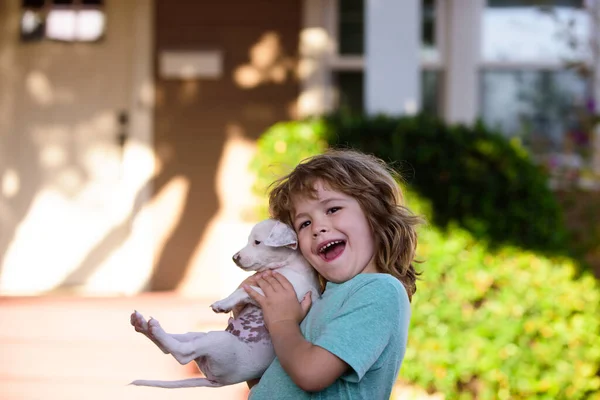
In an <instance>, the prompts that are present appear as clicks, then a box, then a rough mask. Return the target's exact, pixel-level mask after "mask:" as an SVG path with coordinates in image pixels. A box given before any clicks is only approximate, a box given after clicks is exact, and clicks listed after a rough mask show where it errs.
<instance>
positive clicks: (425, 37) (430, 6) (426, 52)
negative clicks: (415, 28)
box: [421, 0, 440, 62]
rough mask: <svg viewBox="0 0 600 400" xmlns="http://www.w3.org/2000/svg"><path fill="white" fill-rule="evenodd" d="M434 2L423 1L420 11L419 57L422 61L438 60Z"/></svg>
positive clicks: (432, 0)
mask: <svg viewBox="0 0 600 400" xmlns="http://www.w3.org/2000/svg"><path fill="white" fill-rule="evenodd" d="M435 11H436V10H435V0H424V1H423V8H422V11H421V13H422V14H421V15H422V25H421V27H422V28H421V43H422V44H421V57H422V59H423V60H424V61H432V62H437V61H439V59H440V55H439V50H438V48H437V41H436V40H435V39H436V38H435V36H436V27H435V22H436V20H437V18H438V17H437V14H436V12H435Z"/></svg>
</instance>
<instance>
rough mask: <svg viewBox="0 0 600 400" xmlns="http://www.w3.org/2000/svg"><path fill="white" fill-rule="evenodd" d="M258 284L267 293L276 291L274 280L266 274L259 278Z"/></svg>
mask: <svg viewBox="0 0 600 400" xmlns="http://www.w3.org/2000/svg"><path fill="white" fill-rule="evenodd" d="M256 284H257V286H258V287H259V288H261V289H262V290H263V292H264V293H265V295H268V294H269V293H274V292H275V288H274V287H273V285H272V282H271V281H270V280H267V277H266V276H262V277H261V278H260V279H258V280H257V282H256Z"/></svg>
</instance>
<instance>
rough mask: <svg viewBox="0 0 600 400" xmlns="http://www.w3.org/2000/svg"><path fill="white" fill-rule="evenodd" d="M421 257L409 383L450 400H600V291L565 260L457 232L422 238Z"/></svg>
mask: <svg viewBox="0 0 600 400" xmlns="http://www.w3.org/2000/svg"><path fill="white" fill-rule="evenodd" d="M407 197H408V198H409V206H410V207H411V208H413V209H420V208H421V207H419V205H418V204H415V203H419V202H422V200H419V199H418V197H417V196H416V195H411V194H409V195H408V196H407ZM418 257H419V258H420V259H422V260H424V261H425V262H424V263H423V264H421V265H422V270H423V272H424V273H423V275H422V280H421V281H420V282H418V284H417V287H418V289H417V293H416V295H415V296H414V300H413V316H412V320H411V330H410V334H409V344H408V349H407V353H406V358H405V361H404V366H403V368H402V372H401V374H400V376H401V377H402V378H403V379H407V380H409V381H411V382H413V383H416V384H418V385H420V386H422V387H424V388H428V389H431V390H434V391H438V392H441V393H444V394H445V395H446V399H447V400H453V399H461V400H462V399H473V400H474V399H478V400H486V399H490V400H492V399H493V400H496V399H499V400H503V399H548V400H550V399H552V400H556V399H565V400H567V399H569V400H571V399H573V400H575V399H592V398H594V399H599V398H600V391H599V388H600V378H599V377H598V376H597V375H596V374H597V373H598V370H599V367H600V340H599V339H598V338H599V334H600V306H599V304H600V290H599V288H598V285H597V283H596V281H595V280H594V279H593V278H592V277H591V276H590V275H583V276H581V277H576V268H575V265H574V264H573V263H572V262H571V261H569V260H567V259H560V258H554V259H553V258H547V257H543V256H540V255H536V254H534V253H532V252H527V251H523V250H519V249H516V248H514V247H504V248H502V249H498V250H490V249H489V248H488V246H486V245H485V244H484V243H483V242H481V241H477V240H476V239H475V238H474V237H473V236H472V235H471V234H470V233H469V232H467V231H465V230H464V229H460V228H458V227H455V226H452V227H450V228H449V229H448V230H447V231H446V232H445V233H444V232H442V231H440V230H439V229H436V228H435V227H431V226H429V227H424V228H423V229H421V232H420V235H419V247H418ZM594 396H595V397H594Z"/></svg>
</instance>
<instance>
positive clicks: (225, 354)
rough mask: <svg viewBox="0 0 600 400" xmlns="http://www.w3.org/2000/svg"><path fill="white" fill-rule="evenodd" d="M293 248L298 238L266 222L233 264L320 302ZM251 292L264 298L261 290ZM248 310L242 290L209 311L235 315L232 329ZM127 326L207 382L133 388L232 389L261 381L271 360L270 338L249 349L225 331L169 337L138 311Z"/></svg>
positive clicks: (304, 264)
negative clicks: (278, 279) (271, 276)
mask: <svg viewBox="0 0 600 400" xmlns="http://www.w3.org/2000/svg"><path fill="white" fill-rule="evenodd" d="M257 242H258V244H257ZM297 247H298V243H297V238H296V233H295V232H294V230H293V229H292V228H290V227H289V226H287V225H285V224H283V223H281V222H279V221H276V220H272V219H268V220H264V221H261V222H259V223H258V224H256V225H255V226H254V228H253V229H252V231H251V233H250V235H249V237H248V243H247V244H246V246H245V247H244V248H243V249H241V250H240V251H239V252H238V253H236V254H235V255H234V256H233V260H234V262H235V263H236V264H237V265H238V266H239V267H240V268H242V269H243V270H245V271H264V270H267V269H277V271H278V272H280V273H281V274H282V275H284V276H285V277H286V278H287V279H288V280H289V281H290V282H291V284H292V285H293V286H294V289H295V290H296V295H297V297H298V301H300V300H302V298H303V297H304V296H305V294H306V293H308V292H312V298H313V300H316V299H317V298H318V297H319V290H318V288H319V281H318V278H317V274H316V272H315V271H314V269H313V268H312V267H311V266H310V264H308V262H307V261H306V260H305V259H304V257H302V255H301V254H300V251H299V250H297ZM255 289H256V290H257V291H258V292H260V293H262V291H261V290H260V289H259V288H257V287H255ZM248 304H253V305H254V306H256V304H255V303H254V301H253V300H252V299H251V298H250V297H249V296H248V294H247V293H246V292H245V291H244V290H243V289H241V288H240V289H237V290H236V291H234V292H233V293H232V294H231V295H229V296H228V297H226V298H225V299H223V300H220V301H217V302H215V303H213V304H212V305H211V307H212V309H213V311H215V312H221V313H228V312H230V311H234V318H230V323H231V322H233V323H236V322H237V323H239V321H240V320H241V319H242V318H243V313H244V312H242V310H243V309H244V307H245V306H246V305H248ZM247 310H251V309H246V312H247ZM254 311H256V310H254ZM240 312H242V314H240ZM131 324H132V325H133V326H134V327H135V330H136V331H138V332H141V333H142V334H144V335H145V336H146V337H148V338H149V339H150V340H152V341H153V342H154V343H155V344H156V345H157V346H158V347H159V348H160V349H161V350H162V351H163V352H164V353H165V354H171V355H172V356H173V357H174V358H175V359H176V360H177V361H178V362H179V363H181V364H182V365H184V364H187V363H189V362H190V361H195V362H196V364H197V365H198V368H199V369H200V370H201V371H202V372H203V373H204V375H205V377H206V378H194V379H184V380H179V381H148V380H137V381H134V382H132V383H131V384H133V385H138V386H155V387H163V388H182V387H195V386H209V387H219V386H225V385H231V384H235V383H239V382H244V381H248V380H251V379H255V378H259V377H260V376H262V374H263V372H264V371H265V370H266V369H267V367H268V366H269V364H270V363H271V362H272V361H273V359H274V357H275V353H274V351H273V346H272V344H271V342H270V339H269V338H268V336H267V339H266V340H261V341H259V342H254V343H248V342H246V341H244V340H242V339H240V338H239V337H238V336H235V335H234V334H232V333H230V332H228V331H211V332H190V333H186V334H169V333H167V332H165V331H164V330H163V329H162V327H161V326H160V324H159V323H158V321H157V320H155V319H152V318H151V319H150V320H149V321H147V322H146V320H145V319H144V317H143V316H142V315H141V314H140V313H138V312H137V311H135V312H134V313H133V314H131Z"/></svg>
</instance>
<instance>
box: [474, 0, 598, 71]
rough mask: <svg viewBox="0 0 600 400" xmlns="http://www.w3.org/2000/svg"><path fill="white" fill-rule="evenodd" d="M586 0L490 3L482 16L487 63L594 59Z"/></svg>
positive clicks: (494, 0)
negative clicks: (590, 42)
mask: <svg viewBox="0 0 600 400" xmlns="http://www.w3.org/2000/svg"><path fill="white" fill-rule="evenodd" d="M583 3H584V1H583V0H571V1H567V0H562V1H557V0H553V1H543V0H521V1H515V0H504V1H501V0H488V6H487V8H486V9H485V11H484V14H483V38H482V52H483V59H484V61H487V62H556V63H558V62H564V61H566V60H586V59H589V57H590V56H591V49H590V48H589V38H590V35H591V24H590V17H589V14H588V12H587V11H586V10H585V9H584V4H583Z"/></svg>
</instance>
